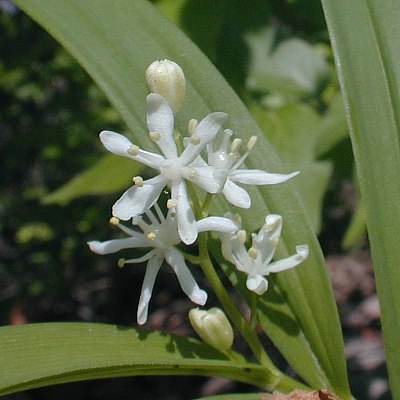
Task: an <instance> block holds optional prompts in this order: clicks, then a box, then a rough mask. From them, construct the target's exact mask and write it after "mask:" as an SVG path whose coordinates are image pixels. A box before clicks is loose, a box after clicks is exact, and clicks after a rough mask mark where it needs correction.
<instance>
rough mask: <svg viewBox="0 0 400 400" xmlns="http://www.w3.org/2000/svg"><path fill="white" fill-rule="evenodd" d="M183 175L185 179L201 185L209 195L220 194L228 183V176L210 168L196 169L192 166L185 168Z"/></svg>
mask: <svg viewBox="0 0 400 400" xmlns="http://www.w3.org/2000/svg"><path fill="white" fill-rule="evenodd" d="M182 173H183V176H184V178H186V179H188V180H190V181H192V182H194V183H195V184H196V185H199V186H200V187H201V188H203V189H204V190H205V191H206V192H208V193H220V192H221V191H222V188H223V186H224V183H225V181H226V174H225V173H224V172H223V171H221V170H218V169H216V168H214V167H210V166H205V167H194V166H193V164H191V166H189V167H184V168H183V170H182ZM193 173H194V174H193ZM192 174H193V176H192Z"/></svg>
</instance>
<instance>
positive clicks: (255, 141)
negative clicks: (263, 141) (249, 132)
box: [247, 136, 258, 150]
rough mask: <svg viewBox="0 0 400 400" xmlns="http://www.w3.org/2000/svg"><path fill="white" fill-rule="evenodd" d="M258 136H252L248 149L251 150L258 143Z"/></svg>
mask: <svg viewBox="0 0 400 400" xmlns="http://www.w3.org/2000/svg"><path fill="white" fill-rule="evenodd" d="M257 140H258V138H257V136H252V137H251V138H250V139H249V141H248V142H247V149H248V150H251V149H252V148H253V147H254V146H255V145H256V143H257Z"/></svg>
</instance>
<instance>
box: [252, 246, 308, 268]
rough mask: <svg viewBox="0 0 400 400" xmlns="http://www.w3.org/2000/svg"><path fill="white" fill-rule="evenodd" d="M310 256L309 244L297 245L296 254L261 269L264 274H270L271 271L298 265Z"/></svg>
mask: <svg viewBox="0 0 400 400" xmlns="http://www.w3.org/2000/svg"><path fill="white" fill-rule="evenodd" d="M307 257H308V246H307V245H306V244H303V245H300V246H296V254H293V255H292V256H290V257H287V258H284V259H283V260H278V261H274V262H272V263H271V264H269V265H266V266H263V268H261V271H259V272H260V273H261V274H262V275H268V274H270V273H271V272H281V271H285V270H287V269H290V268H293V267H296V266H297V265H299V264H300V263H301V262H303V261H304V260H305V259H306V258H307Z"/></svg>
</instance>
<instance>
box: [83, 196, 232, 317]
mask: <svg viewBox="0 0 400 400" xmlns="http://www.w3.org/2000/svg"><path fill="white" fill-rule="evenodd" d="M154 209H155V211H156V214H154V213H153V212H152V211H151V210H148V211H147V212H146V213H145V215H146V217H147V219H146V220H145V219H144V218H143V217H141V216H138V217H136V218H134V219H133V220H132V223H133V225H137V226H138V227H139V228H140V229H141V231H142V232H139V231H136V230H133V229H130V228H127V227H126V226H124V225H122V224H121V223H120V222H119V220H118V218H116V217H112V218H111V220H110V222H111V223H112V224H113V225H116V226H118V227H119V228H120V229H121V230H122V231H123V232H125V233H127V234H128V235H129V236H130V237H128V238H123V239H115V240H108V241H106V242H98V241H91V242H88V245H89V247H90V250H92V251H93V252H95V253H97V254H110V253H116V252H117V251H119V250H122V249H136V248H140V247H147V248H151V250H150V251H149V252H148V253H147V254H145V255H144V256H143V257H139V258H135V259H129V260H125V259H120V260H119V262H118V265H119V266H121V267H122V266H124V265H125V264H132V263H141V262H144V261H148V263H147V268H146V273H145V276H144V280H143V286H142V292H141V295H140V299H139V306H138V311H137V321H138V323H139V324H140V325H142V324H144V323H145V322H146V320H147V314H148V307H149V302H150V299H151V294H152V291H153V286H154V282H155V279H156V276H157V273H158V271H159V269H160V267H161V265H162V263H163V261H164V260H165V261H166V262H167V263H168V264H169V265H170V266H171V267H172V269H173V270H174V272H175V274H176V276H177V278H178V281H179V283H180V285H181V287H182V290H183V291H184V292H185V293H186V295H187V296H188V297H189V298H190V300H192V301H193V302H194V303H196V304H200V305H204V304H205V302H206V300H207V293H206V292H205V291H204V290H201V289H200V288H199V286H198V285H197V283H196V281H195V280H194V278H193V276H192V274H191V272H190V271H189V268H188V267H187V265H186V263H185V259H184V257H183V256H182V254H181V253H180V252H179V250H178V249H177V248H176V247H175V246H176V245H178V244H179V243H180V242H181V240H180V238H179V235H178V227H177V221H176V215H175V212H173V211H172V210H169V211H168V214H167V216H166V217H164V215H163V214H162V212H161V211H160V208H159V207H158V205H157V204H155V205H154ZM196 228H197V230H198V231H199V232H204V231H210V230H215V231H218V232H230V231H233V230H235V229H236V225H235V224H234V223H233V222H232V221H231V220H230V219H228V218H222V217H208V218H204V219H202V220H199V221H197V222H196Z"/></svg>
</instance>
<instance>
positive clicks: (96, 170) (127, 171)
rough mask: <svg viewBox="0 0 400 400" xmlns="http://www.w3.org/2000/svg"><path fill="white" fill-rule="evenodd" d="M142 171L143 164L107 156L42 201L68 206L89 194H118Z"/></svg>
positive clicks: (111, 155)
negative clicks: (76, 199) (74, 200)
mask: <svg viewBox="0 0 400 400" xmlns="http://www.w3.org/2000/svg"><path fill="white" fill-rule="evenodd" d="M142 170H143V165H142V164H139V163H135V162H132V160H129V159H127V158H123V157H117V156H115V155H113V154H110V155H106V156H105V157H103V158H102V159H101V160H100V161H98V162H97V163H96V164H95V165H93V166H92V167H90V168H88V169H87V170H85V171H84V172H81V173H80V174H78V175H77V176H75V178H73V179H72V180H70V181H69V182H68V183H66V184H65V185H63V186H62V187H60V188H59V189H57V190H56V191H55V192H52V193H50V194H48V195H46V196H45V197H44V198H43V200H42V201H43V202H44V203H45V204H52V203H58V204H66V203H68V202H70V201H71V200H73V199H75V198H77V197H80V196H85V195H88V194H97V195H99V194H107V193H112V192H116V191H118V190H122V189H124V188H126V187H128V186H129V184H130V183H131V181H132V177H134V176H135V175H139V174H140V173H141V171H142Z"/></svg>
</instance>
